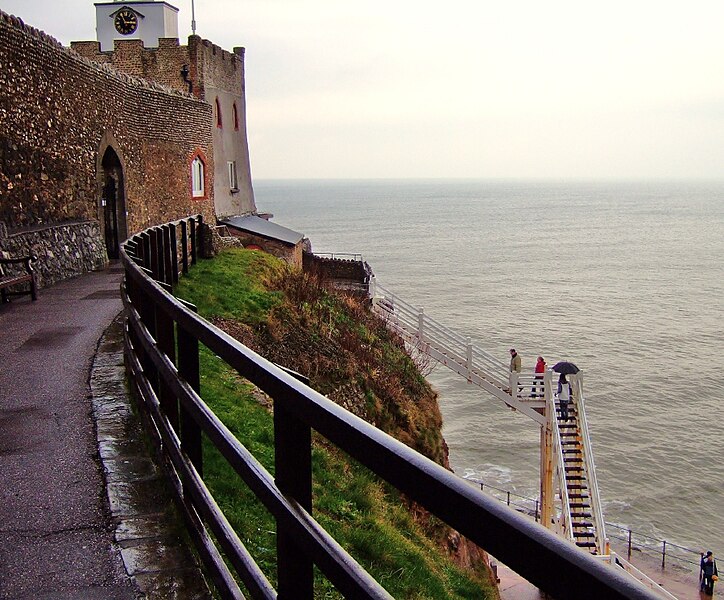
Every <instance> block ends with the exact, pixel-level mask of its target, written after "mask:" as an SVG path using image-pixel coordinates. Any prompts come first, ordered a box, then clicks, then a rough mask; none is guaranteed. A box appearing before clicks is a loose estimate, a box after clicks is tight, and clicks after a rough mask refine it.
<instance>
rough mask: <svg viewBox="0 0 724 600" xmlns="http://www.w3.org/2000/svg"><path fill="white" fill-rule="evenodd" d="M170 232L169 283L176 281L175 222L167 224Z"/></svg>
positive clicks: (176, 241)
mask: <svg viewBox="0 0 724 600" xmlns="http://www.w3.org/2000/svg"><path fill="white" fill-rule="evenodd" d="M169 231H170V234H171V279H172V281H171V282H170V283H171V285H173V284H176V283H178V240H177V238H176V223H171V224H170V225H169Z"/></svg>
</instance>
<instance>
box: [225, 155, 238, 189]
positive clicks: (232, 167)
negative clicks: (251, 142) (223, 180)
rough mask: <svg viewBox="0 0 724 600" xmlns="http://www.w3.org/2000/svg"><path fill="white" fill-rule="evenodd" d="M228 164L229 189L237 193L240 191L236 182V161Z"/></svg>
mask: <svg viewBox="0 0 724 600" xmlns="http://www.w3.org/2000/svg"><path fill="white" fill-rule="evenodd" d="M226 164H227V165H228V167H229V187H230V188H231V191H232V192H235V191H237V190H238V189H239V185H238V182H237V180H236V161H235V160H230V161H229V162H227V163H226Z"/></svg>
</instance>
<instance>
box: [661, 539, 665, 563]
mask: <svg viewBox="0 0 724 600" xmlns="http://www.w3.org/2000/svg"><path fill="white" fill-rule="evenodd" d="M661 568H662V569H665V568H666V540H664V546H663V548H662V550H661Z"/></svg>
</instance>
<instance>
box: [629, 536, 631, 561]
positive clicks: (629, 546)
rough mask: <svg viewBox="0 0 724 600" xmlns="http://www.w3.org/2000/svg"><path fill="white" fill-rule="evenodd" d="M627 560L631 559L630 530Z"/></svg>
mask: <svg viewBox="0 0 724 600" xmlns="http://www.w3.org/2000/svg"><path fill="white" fill-rule="evenodd" d="M628 560H631V530H630V529H629V530H628Z"/></svg>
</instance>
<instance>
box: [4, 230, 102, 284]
mask: <svg viewBox="0 0 724 600" xmlns="http://www.w3.org/2000/svg"><path fill="white" fill-rule="evenodd" d="M30 255H35V256H36V257H37V258H38V261H37V262H36V263H34V265H33V268H34V270H35V273H36V279H37V283H38V286H39V287H47V286H49V285H51V284H53V283H57V282H58V281H61V280H63V279H67V278H68V277H74V276H76V275H80V274H81V273H85V272H87V271H94V270H96V269H102V268H104V267H105V266H106V265H107V264H108V258H107V256H106V247H105V243H104V241H103V236H102V232H101V230H100V225H99V224H98V222H97V221H83V222H79V223H64V224H62V225H55V226H52V227H40V228H32V229H29V230H26V231H22V232H18V233H14V234H12V235H7V229H6V228H5V227H4V226H3V225H0V256H2V257H3V258H19V257H22V256H30ZM5 268H6V270H8V271H10V272H12V269H13V267H12V266H7V267H5ZM19 268H22V267H19ZM18 272H19V271H18Z"/></svg>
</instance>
